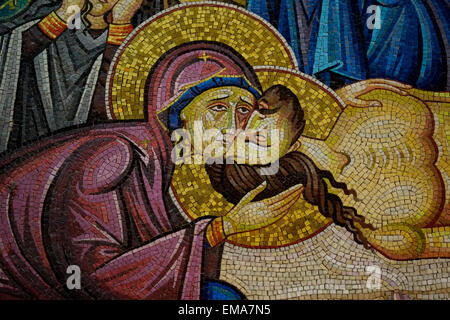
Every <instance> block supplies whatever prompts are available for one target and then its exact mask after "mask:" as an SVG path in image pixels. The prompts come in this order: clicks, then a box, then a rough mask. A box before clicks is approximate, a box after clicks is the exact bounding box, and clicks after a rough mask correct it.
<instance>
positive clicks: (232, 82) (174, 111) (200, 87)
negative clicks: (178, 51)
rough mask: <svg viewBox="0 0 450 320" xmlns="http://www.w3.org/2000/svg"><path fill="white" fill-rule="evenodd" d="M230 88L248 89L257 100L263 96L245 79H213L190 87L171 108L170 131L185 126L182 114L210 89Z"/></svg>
mask: <svg viewBox="0 0 450 320" xmlns="http://www.w3.org/2000/svg"><path fill="white" fill-rule="evenodd" d="M228 86H232V87H239V88H242V89H246V90H248V91H250V92H251V93H252V94H253V95H254V96H255V97H256V99H258V98H259V97H260V96H261V95H260V93H259V92H258V91H257V90H256V89H255V88H253V87H252V86H251V85H250V83H248V81H247V80H246V79H245V78H244V77H213V78H211V79H208V80H206V81H204V82H201V83H199V84H197V85H195V86H193V87H190V88H189V89H188V90H186V92H184V93H183V94H182V95H181V96H180V97H179V98H178V99H177V100H176V101H175V102H174V103H173V104H172V105H171V106H170V107H169V129H170V130H174V129H177V128H181V127H182V126H183V122H182V121H181V118H180V113H181V111H183V109H184V108H185V107H186V106H187V105H188V104H189V103H191V102H192V100H194V99H195V98H196V97H197V96H198V95H200V94H202V93H203V92H205V91H207V90H209V89H213V88H219V87H228Z"/></svg>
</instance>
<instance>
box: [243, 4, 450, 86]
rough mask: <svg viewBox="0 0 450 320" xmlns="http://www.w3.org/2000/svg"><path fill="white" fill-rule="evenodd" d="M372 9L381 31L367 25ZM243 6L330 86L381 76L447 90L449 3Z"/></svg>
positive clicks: (306, 69)
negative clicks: (334, 82) (265, 22)
mask: <svg viewBox="0 0 450 320" xmlns="http://www.w3.org/2000/svg"><path fill="white" fill-rule="evenodd" d="M373 5H376V6H378V10H379V11H378V14H379V16H378V17H379V18H380V21H379V29H377V28H371V27H370V26H369V25H368V23H367V22H368V20H369V19H370V18H371V16H372V15H373V14H374V12H373V11H372V10H369V9H371V8H372V7H370V6H373ZM247 8H248V9H249V10H250V11H252V12H254V13H256V14H258V15H260V16H261V17H263V18H264V19H266V20H268V21H269V22H271V23H272V24H273V25H274V26H275V27H276V28H277V29H278V30H279V31H280V33H281V34H282V35H283V36H284V37H285V38H286V40H287V41H288V43H289V44H290V45H291V47H292V49H293V51H294V53H295V56H296V57H297V59H298V62H299V69H300V71H302V72H304V73H307V74H310V75H312V76H314V77H316V78H319V79H320V80H321V81H323V82H325V83H326V84H328V85H330V82H331V79H332V78H333V77H334V78H336V77H338V78H339V79H341V80H342V84H348V83H352V82H354V81H358V80H364V79H369V78H378V77H381V78H388V79H393V80H398V81H402V82H406V83H409V84H412V85H414V86H416V87H418V88H422V89H428V90H446V89H447V90H450V89H449V82H450V81H449V79H448V76H449V73H450V72H449V70H448V65H449V62H448V58H447V57H449V56H450V52H449V51H450V46H449V41H448V39H449V37H450V29H449V17H450V5H449V3H448V1H447V0H249V1H248V4H247ZM368 11H369V12H368Z"/></svg>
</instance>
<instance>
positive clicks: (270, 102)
mask: <svg viewBox="0 0 450 320" xmlns="http://www.w3.org/2000/svg"><path fill="white" fill-rule="evenodd" d="M304 127H305V120H304V113H303V109H302V107H301V105H300V102H299V101H298V98H297V96H296V95H295V94H294V93H293V92H292V91H291V90H290V89H288V88H287V87H285V86H283V85H275V86H272V87H271V88H269V89H267V90H266V91H265V92H264V93H263V95H262V96H261V97H260V98H259V99H258V101H257V103H256V106H255V109H254V111H253V113H252V115H251V117H250V119H249V120H248V124H247V126H246V128H245V129H246V132H245V134H246V140H245V144H244V147H243V148H242V146H241V148H240V149H241V151H240V153H241V154H245V155H248V157H247V158H246V159H245V161H237V162H239V163H247V164H255V162H252V161H253V160H252V159H257V161H256V162H257V163H259V164H268V163H273V162H275V161H276V160H278V159H279V158H280V157H282V156H284V155H285V154H286V153H287V152H288V151H289V150H290V149H291V147H292V145H293V144H294V143H295V142H296V141H297V140H298V138H299V137H300V136H301V134H302V132H303V129H304ZM235 149H236V150H239V146H237V147H236V148H235Z"/></svg>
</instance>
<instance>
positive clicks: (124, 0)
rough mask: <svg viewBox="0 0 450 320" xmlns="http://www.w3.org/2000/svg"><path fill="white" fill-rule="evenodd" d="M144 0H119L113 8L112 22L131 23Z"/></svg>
mask: <svg viewBox="0 0 450 320" xmlns="http://www.w3.org/2000/svg"><path fill="white" fill-rule="evenodd" d="M142 2H143V0H119V1H117V3H116V5H115V6H114V8H113V9H112V23H114V24H129V23H131V18H133V16H134V14H135V13H136V11H137V10H138V9H139V8H140V7H141V5H142Z"/></svg>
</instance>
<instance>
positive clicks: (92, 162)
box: [66, 135, 133, 194]
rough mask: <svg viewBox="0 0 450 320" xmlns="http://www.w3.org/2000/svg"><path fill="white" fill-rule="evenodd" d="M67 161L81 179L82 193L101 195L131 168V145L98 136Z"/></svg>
mask: <svg viewBox="0 0 450 320" xmlns="http://www.w3.org/2000/svg"><path fill="white" fill-rule="evenodd" d="M68 161H69V167H71V168H72V170H74V171H75V172H77V173H76V175H78V177H77V178H78V179H81V181H80V184H79V185H80V188H81V191H82V192H83V193H86V194H95V193H101V192H103V191H106V190H109V189H111V188H113V187H115V186H117V185H118V184H119V183H120V182H121V181H123V179H124V178H125V177H126V176H127V174H128V173H129V171H130V170H131V169H132V164H133V146H132V144H131V143H130V142H129V141H127V140H126V139H124V138H122V137H119V136H116V135H105V136H98V137H95V138H93V139H89V140H88V141H86V143H84V144H83V145H82V146H80V148H78V150H77V151H76V152H75V154H74V155H73V156H72V157H70V158H69V159H68ZM66 174H69V175H70V174H71V173H70V172H67V173H66Z"/></svg>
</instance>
